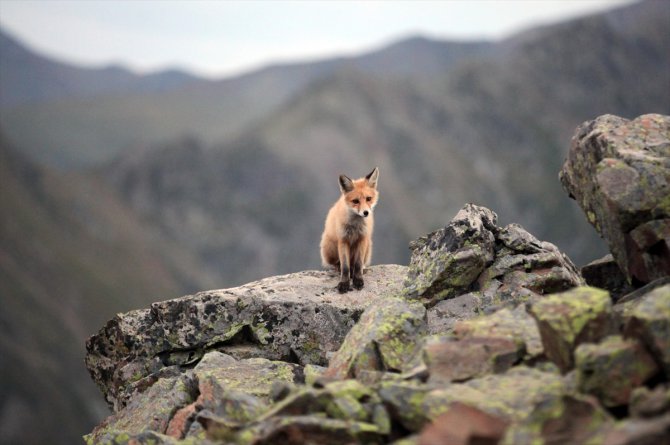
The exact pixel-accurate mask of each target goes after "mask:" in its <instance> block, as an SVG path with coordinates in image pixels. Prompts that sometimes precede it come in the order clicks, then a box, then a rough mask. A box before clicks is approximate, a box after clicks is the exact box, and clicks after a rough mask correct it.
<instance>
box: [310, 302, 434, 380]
mask: <svg viewBox="0 0 670 445" xmlns="http://www.w3.org/2000/svg"><path fill="white" fill-rule="evenodd" d="M425 333H426V310H425V308H424V307H423V305H421V304H419V303H416V302H408V301H405V300H403V299H401V298H385V299H384V300H377V301H375V302H373V303H372V304H371V305H370V306H368V308H367V309H366V310H365V312H363V315H362V316H361V318H360V320H359V322H358V323H357V324H356V326H354V328H353V329H351V331H350V332H349V333H348V334H347V336H346V338H345V339H344V341H343V343H342V347H341V348H340V349H339V350H338V351H337V352H336V353H335V354H334V355H333V357H332V358H331V360H330V364H329V365H328V369H327V370H326V371H325V372H324V374H323V375H324V377H327V378H338V379H345V378H350V377H356V376H358V375H360V374H361V372H362V371H397V372H399V371H401V370H402V369H403V367H404V364H405V363H406V362H407V361H408V360H409V359H410V358H411V357H412V356H413V355H414V354H415V352H416V348H417V344H418V343H419V340H420V339H421V338H422V337H423V335H425Z"/></svg>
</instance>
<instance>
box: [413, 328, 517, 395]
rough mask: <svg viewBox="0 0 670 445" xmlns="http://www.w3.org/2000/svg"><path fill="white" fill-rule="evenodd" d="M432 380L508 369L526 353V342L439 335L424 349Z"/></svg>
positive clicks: (458, 378) (452, 379)
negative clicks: (524, 343) (524, 344)
mask: <svg viewBox="0 0 670 445" xmlns="http://www.w3.org/2000/svg"><path fill="white" fill-rule="evenodd" d="M421 352H422V358H423V362H424V364H425V366H426V370H427V372H428V375H429V378H428V382H429V383H434V384H444V383H450V382H462V381H465V380H470V379H472V378H476V377H483V376H484V375H486V374H491V373H501V372H505V371H507V370H508V369H509V368H511V367H512V366H513V365H514V364H516V363H518V362H519V361H520V360H521V357H523V354H524V348H523V344H521V345H519V344H518V343H515V342H514V341H512V340H510V339H507V338H504V337H466V338H464V339H461V340H459V339H456V338H453V337H437V338H432V339H431V340H430V341H428V342H427V343H426V344H425V345H424V346H423V347H422V349H421Z"/></svg>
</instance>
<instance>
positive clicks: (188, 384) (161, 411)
mask: <svg viewBox="0 0 670 445" xmlns="http://www.w3.org/2000/svg"><path fill="white" fill-rule="evenodd" d="M195 391H196V389H195V384H194V382H193V380H192V379H191V378H190V377H189V376H188V375H183V376H180V377H173V378H163V379H159V380H158V381H157V382H156V383H154V384H153V385H152V386H151V387H150V388H149V389H147V390H146V391H145V392H144V393H142V394H139V395H137V396H136V397H135V398H133V400H132V401H131V402H130V403H129V404H128V405H127V406H126V407H124V408H123V409H122V410H120V411H119V412H117V413H115V414H114V415H112V416H110V417H108V418H107V419H106V420H105V421H104V422H103V423H101V424H100V425H98V426H97V427H96V428H95V429H94V430H93V432H91V434H89V435H87V436H86V437H85V440H86V441H87V443H105V441H107V442H109V443H114V442H113V441H114V440H116V441H118V440H119V437H121V436H123V437H126V438H127V437H128V436H129V435H133V434H139V433H142V432H145V431H153V432H156V433H161V434H162V433H165V431H166V430H167V427H168V424H169V422H170V419H171V418H172V416H173V415H174V413H175V412H176V410H177V409H178V408H180V407H182V406H185V405H187V404H189V403H191V402H192V401H193V400H194V394H195ZM118 432H123V434H125V436H124V435H123V434H122V435H121V436H119V434H118Z"/></svg>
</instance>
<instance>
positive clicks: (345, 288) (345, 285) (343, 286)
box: [337, 281, 351, 294]
mask: <svg viewBox="0 0 670 445" xmlns="http://www.w3.org/2000/svg"><path fill="white" fill-rule="evenodd" d="M350 290H351V287H349V282H348V281H340V283H339V284H338V285H337V291H338V292H339V293H341V294H344V293H347V292H349V291H350Z"/></svg>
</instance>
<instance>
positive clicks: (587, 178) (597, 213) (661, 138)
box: [560, 114, 670, 283]
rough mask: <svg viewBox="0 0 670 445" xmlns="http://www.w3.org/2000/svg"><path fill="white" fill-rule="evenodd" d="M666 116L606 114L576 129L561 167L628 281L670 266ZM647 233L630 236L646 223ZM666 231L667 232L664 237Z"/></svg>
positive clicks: (644, 279) (669, 129)
mask: <svg viewBox="0 0 670 445" xmlns="http://www.w3.org/2000/svg"><path fill="white" fill-rule="evenodd" d="M668 147H670V116H663V115H660V114H646V115H643V116H639V117H637V118H636V119H633V120H627V119H623V118H621V117H618V116H613V115H604V116H599V117H598V118H596V119H594V120H592V121H589V122H585V123H584V124H582V125H581V126H580V127H579V128H578V129H577V130H576V132H575V135H574V137H573V139H572V144H571V147H570V150H569V152H568V156H567V159H566V161H565V164H564V165H563V169H562V170H561V174H560V179H561V182H562V184H563V188H564V189H565V190H566V191H567V192H568V193H569V194H570V196H571V197H573V198H574V199H575V200H576V201H577V202H578V204H579V205H580V207H581V208H582V209H583V210H584V212H585V213H586V215H587V219H588V220H589V222H590V223H591V224H592V225H593V226H594V227H595V228H596V230H597V231H598V232H599V233H600V235H601V237H602V238H603V239H604V240H605V241H606V242H607V244H608V246H609V248H610V251H611V252H612V255H613V256H614V258H615V260H616V262H617V263H618V264H619V267H620V269H621V271H622V272H623V273H624V274H625V275H626V277H627V279H628V281H629V282H632V281H633V280H635V282H637V283H648V282H651V281H653V280H655V279H657V278H660V277H663V276H666V275H667V271H668V268H670V254H669V253H668V252H670V244H669V243H670V241H669V240H668V238H667V233H668V230H670V207H669V206H668V196H670V164H669V163H668V162H667V159H668V157H669V156H670V154H669V152H670V150H668ZM650 222H651V223H653V225H654V227H648V228H646V229H644V230H643V231H644V232H645V235H644V236H643V237H637V236H635V235H634V233H635V232H636V231H639V228H641V227H642V226H644V225H645V224H648V223H650ZM664 234H665V235H664Z"/></svg>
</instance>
